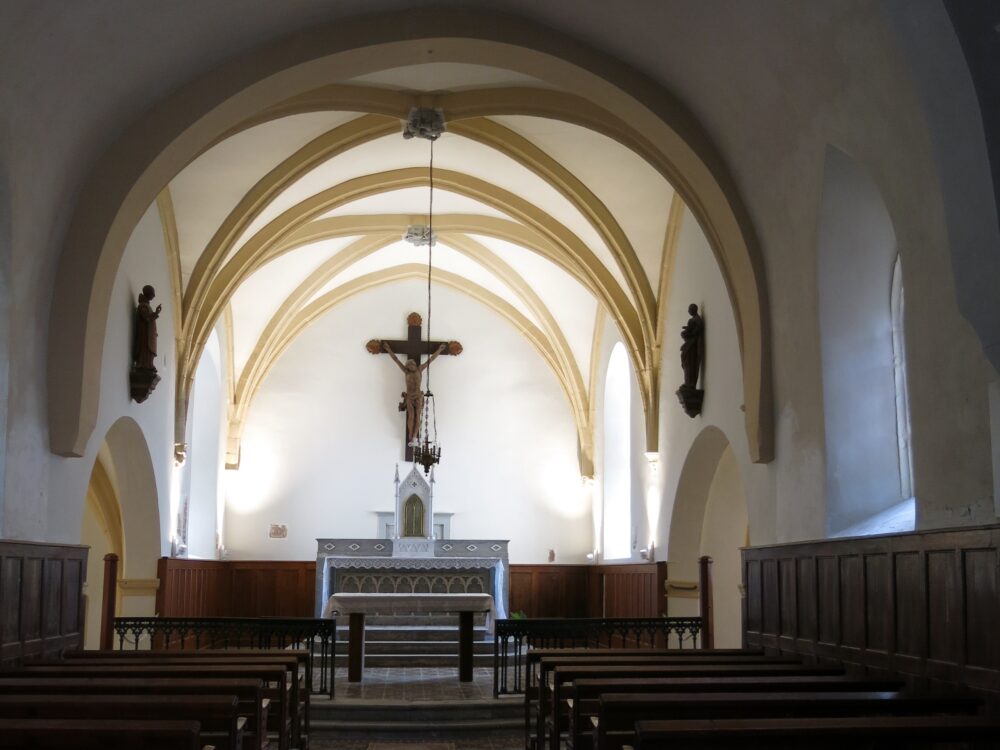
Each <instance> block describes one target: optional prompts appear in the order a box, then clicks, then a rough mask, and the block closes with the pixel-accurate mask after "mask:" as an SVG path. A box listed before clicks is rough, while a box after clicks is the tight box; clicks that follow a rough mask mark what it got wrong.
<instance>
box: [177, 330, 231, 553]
mask: <svg viewBox="0 0 1000 750" xmlns="http://www.w3.org/2000/svg"><path fill="white" fill-rule="evenodd" d="M219 341H220V337H219V335H218V332H215V333H213V334H212V336H211V338H210V339H209V341H208V344H207V346H206V347H205V351H204V353H203V354H202V356H201V361H200V362H199V363H198V368H197V369H196V371H195V376H194V391H193V392H192V395H191V406H190V407H189V410H188V422H189V423H190V426H191V430H190V432H191V438H190V442H189V443H188V458H187V461H186V463H185V466H184V469H183V470H184V471H185V472H186V474H187V476H186V477H185V481H184V482H183V487H184V489H183V490H182V493H185V492H186V494H187V503H188V530H187V544H188V548H187V556H188V557H193V558H202V559H214V558H215V557H216V556H217V555H216V532H217V531H218V529H217V522H218V515H219V514H218V504H219V503H220V502H222V497H223V487H222V465H223V460H224V449H225V435H226V433H225V429H226V420H225V417H226V390H225V388H226V386H225V370H224V364H223V357H222V356H221V351H220V346H219ZM182 499H183V494H182Z"/></svg>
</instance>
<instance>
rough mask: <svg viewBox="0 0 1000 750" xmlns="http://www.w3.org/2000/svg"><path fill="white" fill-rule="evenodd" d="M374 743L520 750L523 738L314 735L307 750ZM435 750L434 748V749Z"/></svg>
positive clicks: (365, 749) (352, 749)
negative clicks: (337, 736) (357, 737)
mask: <svg viewBox="0 0 1000 750" xmlns="http://www.w3.org/2000/svg"><path fill="white" fill-rule="evenodd" d="M376 743H391V744H398V745H401V746H404V747H408V750H409V749H410V748H412V750H423V748H425V747H427V746H430V747H435V745H436V744H439V743H448V744H450V745H451V747H453V748H454V750H522V748H523V747H524V737H523V736H522V734H521V733H520V732H507V733H499V732H493V733H490V734H477V735H474V736H473V735H468V736H465V737H463V736H451V737H447V738H444V737H442V738H435V739H431V740H427V739H423V740H421V739H399V738H397V737H391V738H384V739H379V738H376V737H371V738H368V739H363V740H338V739H336V738H335V737H329V736H325V735H316V736H315V737H313V738H310V740H309V750H370V748H371V746H372V745H374V744H376ZM435 750H436V748H435Z"/></svg>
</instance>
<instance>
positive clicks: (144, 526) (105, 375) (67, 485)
mask: <svg viewBox="0 0 1000 750" xmlns="http://www.w3.org/2000/svg"><path fill="white" fill-rule="evenodd" d="M146 284H151V285H152V286H153V287H154V288H155V290H156V299H155V300H154V301H153V304H154V306H155V305H157V304H163V306H164V307H163V312H162V313H161V314H160V317H159V319H158V321H157V333H158V338H157V356H156V362H155V364H156V368H157V370H158V372H159V375H160V383H159V384H158V385H157V386H156V389H155V390H154V391H153V393H152V394H151V395H150V396H149V398H148V399H147V400H146V401H145V402H143V403H141V404H138V403H136V402H135V401H132V400H131V397H130V393H129V383H128V371H129V363H130V361H131V348H132V328H133V316H134V310H135V305H136V299H137V297H138V294H139V291H140V290H141V289H142V287H143V286H144V285H146ZM113 299H114V300H115V306H114V309H112V310H111V314H110V315H109V318H108V327H107V332H106V334H105V341H104V356H103V359H102V367H101V373H102V378H101V400H100V410H99V413H98V419H97V429H96V430H95V431H94V434H93V435H92V436H91V439H90V441H89V442H88V443H87V450H86V454H85V455H84V456H83V457H81V458H60V457H57V456H52V455H51V454H49V461H50V478H51V479H50V485H49V493H50V495H51V496H52V497H55V498H58V499H59V502H57V503H55V504H54V505H52V506H50V507H49V508H48V514H47V518H46V521H45V523H46V527H47V535H46V538H47V539H49V540H51V541H58V542H70V543H77V542H79V541H80V528H81V521H82V517H83V510H84V501H85V498H86V493H87V486H88V484H89V482H90V473H91V470H92V469H93V466H94V461H95V459H96V457H97V452H98V450H99V449H100V447H101V445H102V443H103V442H104V439H105V436H106V435H107V434H108V432H109V430H111V428H112V427H113V426H115V425H116V423H118V422H119V420H121V419H130V420H134V423H135V427H131V426H130V427H129V428H128V429H129V433H128V434H129V435H130V436H131V437H130V438H129V439H128V440H123V442H128V443H129V447H130V450H132V451H136V452H137V453H138V455H140V456H141V455H142V453H143V451H148V460H149V461H150V462H151V467H152V473H151V474H149V473H147V472H144V471H138V470H137V471H134V472H133V473H132V475H131V476H126V477H120V479H121V480H122V481H128V480H134V481H135V482H139V483H141V485H142V486H137V485H132V486H131V487H130V488H129V491H125V488H124V487H123V488H121V490H122V492H121V494H120V499H121V503H122V515H123V521H124V523H125V531H126V550H125V566H124V569H123V570H122V571H121V576H122V577H123V578H126V579H143V580H148V579H151V578H155V577H156V558H157V557H159V556H160V555H161V554H167V553H168V552H169V549H170V541H169V530H170V528H171V524H170V522H169V515H170V513H169V498H170V482H171V470H172V467H173V419H174V377H175V359H176V357H175V353H174V346H175V345H174V324H173V314H172V311H171V310H169V305H170V304H171V301H170V300H171V295H170V275H169V272H168V267H167V256H166V251H165V249H164V246H163V233H162V229H161V227H160V221H159V216H158V213H157V210H156V207H155V206H152V207H150V209H149V210H148V211H147V212H146V213H145V214H144V216H143V218H142V220H141V221H140V222H139V224H138V225H137V226H136V228H135V230H134V232H133V233H132V237H131V238H130V240H129V243H128V247H127V248H126V251H125V256H124V257H123V259H122V263H121V265H120V267H119V269H118V274H117V276H116V277H115V284H114V291H113ZM143 441H144V442H145V445H142V442H143ZM113 458H115V459H116V460H117V461H118V462H119V463H120V464H121V465H120V466H118V467H116V468H117V469H118V470H119V471H126V470H131V469H133V468H135V466H134V465H132V466H130V465H129V464H133V463H134V462H132V460H131V457H130V456H124V455H123V456H118V457H113ZM150 485H153V486H150ZM136 529H141V533H135V534H134V533H130V532H132V531H134V530H136ZM130 542H132V543H131V544H130ZM150 542H152V543H150ZM157 542H158V543H157ZM139 598H142V599H145V598H146V597H129V599H139ZM128 605H129V607H130V608H132V611H131V614H140V613H142V612H136V611H135V608H140V609H146V608H148V610H149V611H150V612H151V611H152V602H151V601H144V602H140V603H137V602H134V601H130V602H128ZM147 605H148V606H147ZM124 607H125V603H123V610H124Z"/></svg>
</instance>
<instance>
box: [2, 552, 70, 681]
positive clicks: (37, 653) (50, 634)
mask: <svg viewBox="0 0 1000 750" xmlns="http://www.w3.org/2000/svg"><path fill="white" fill-rule="evenodd" d="M87 551H88V548H87V547H83V546H80V545H75V544H73V545H71V544H43V543H38V542H19V541H13V540H7V539H5V540H0V665H2V666H5V667H6V666H11V665H14V664H19V663H20V662H21V661H22V660H23V659H24V658H26V657H54V656H58V655H59V654H61V653H62V652H63V651H65V650H67V649H76V648H81V647H82V646H83V622H84V611H83V584H84V581H85V580H86V577H87Z"/></svg>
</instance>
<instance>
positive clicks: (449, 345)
mask: <svg viewBox="0 0 1000 750" xmlns="http://www.w3.org/2000/svg"><path fill="white" fill-rule="evenodd" d="M406 325H407V331H406V338H405V339H402V340H399V339H396V340H393V339H372V340H371V341H369V342H368V343H367V344H365V349H367V350H368V352H369V353H370V354H385V353H386V351H385V349H384V348H383V346H382V345H383V344H388V345H389V346H390V347H391V348H392V351H393V352H394V353H395V354H396V355H398V356H400V357H402V356H403V355H406V359H407V360H412V361H413V362H416V363H417V366H418V367H419V366H420V365H421V363H422V362H423V358H424V357H426V356H430V355H432V354H434V352H436V351H437V350H438V348H439V347H441V346H443V347H444V349H443V350H442V351H441V354H449V355H451V356H458V355H459V354H461V353H462V345H461V344H460V343H458V342H457V341H424V339H423V319H422V318H421V317H420V315H419V314H418V313H415V312H413V313H410V314H409V315H408V316H407V318H406ZM402 396H403V400H402V401H400V403H399V410H400V411H401V412H405V411H406V393H405V392H404V393H403V394H402ZM403 445H404V450H405V460H406V461H412V460H413V448H412V447H411V446H410V445H409V443H408V441H407V439H406V421H405V420H404V421H403Z"/></svg>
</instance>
